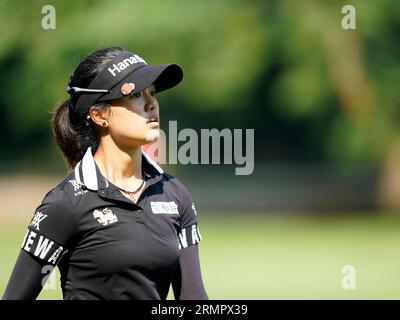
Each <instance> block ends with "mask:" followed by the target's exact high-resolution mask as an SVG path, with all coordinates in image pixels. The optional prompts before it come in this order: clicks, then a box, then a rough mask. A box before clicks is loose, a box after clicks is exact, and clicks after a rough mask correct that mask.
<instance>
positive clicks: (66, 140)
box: [52, 47, 124, 170]
mask: <svg viewBox="0 0 400 320" xmlns="http://www.w3.org/2000/svg"><path fill="white" fill-rule="evenodd" d="M123 50H124V48H121V47H111V48H106V49H101V50H97V51H95V52H93V53H91V54H90V55H89V56H87V57H86V58H85V59H84V60H83V61H82V62H81V63H80V64H79V65H78V66H77V68H76V69H75V71H74V72H73V74H72V75H71V77H70V81H69V85H71V86H77V87H83V88H86V87H88V86H89V85H90V83H91V81H92V80H93V79H94V78H95V77H96V76H97V74H99V72H100V71H101V70H102V69H103V68H104V66H105V65H106V64H107V63H108V62H109V61H111V60H112V59H113V58H114V57H116V56H117V55H118V54H120V53H121V52H122V51H123ZM77 98H78V96H76V94H71V96H70V99H68V100H66V101H64V102H63V103H62V104H61V105H59V106H58V107H57V108H56V109H55V110H54V113H53V119H52V129H53V135H54V138H55V140H56V143H57V145H58V146H59V147H60V149H61V151H62V153H63V156H64V159H65V162H66V164H67V167H68V169H70V170H72V169H73V168H74V167H75V166H76V164H77V163H78V162H79V161H80V160H81V159H82V158H83V156H84V154H85V152H86V150H87V148H88V147H91V148H92V152H93V153H95V152H96V150H97V147H98V145H99V138H98V134H97V128H96V125H95V123H94V122H93V121H91V119H88V118H87V116H88V113H86V114H80V113H78V112H73V111H71V108H70V105H71V104H72V105H74V104H75V103H76V100H77ZM108 106H109V104H108V103H106V102H99V103H96V104H95V105H94V107H96V108H98V109H100V110H101V109H104V108H106V107H108Z"/></svg>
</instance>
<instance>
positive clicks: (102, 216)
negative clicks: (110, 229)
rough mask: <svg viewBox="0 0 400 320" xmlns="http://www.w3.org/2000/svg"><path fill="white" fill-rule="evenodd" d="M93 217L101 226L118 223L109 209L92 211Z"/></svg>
mask: <svg viewBox="0 0 400 320" xmlns="http://www.w3.org/2000/svg"><path fill="white" fill-rule="evenodd" d="M93 217H94V218H95V219H96V220H97V221H98V222H99V223H100V224H102V225H103V226H107V225H109V224H112V223H115V222H117V221H118V218H117V216H116V215H115V214H114V213H113V212H112V211H111V209H108V208H104V209H103V210H102V211H101V210H94V211H93Z"/></svg>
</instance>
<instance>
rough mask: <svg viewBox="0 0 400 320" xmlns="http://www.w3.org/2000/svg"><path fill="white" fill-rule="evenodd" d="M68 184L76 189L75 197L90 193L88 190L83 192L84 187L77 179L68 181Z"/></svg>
mask: <svg viewBox="0 0 400 320" xmlns="http://www.w3.org/2000/svg"><path fill="white" fill-rule="evenodd" d="M68 182H69V183H70V184H71V185H72V186H73V187H74V195H75V197H76V196H78V195H81V194H85V193H86V192H88V191H87V190H82V185H81V184H80V183H79V182H78V181H76V180H75V179H71V180H68Z"/></svg>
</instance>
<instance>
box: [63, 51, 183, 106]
mask: <svg viewBox="0 0 400 320" xmlns="http://www.w3.org/2000/svg"><path fill="white" fill-rule="evenodd" d="M182 78H183V71H182V68H181V67H180V66H179V65H177V64H160V65H147V63H146V62H145V61H144V60H143V59H142V58H140V57H139V56H138V55H136V54H134V53H131V52H129V51H124V52H122V53H121V54H119V55H118V56H117V57H115V58H114V59H113V60H112V61H110V62H109V63H108V64H107V65H106V66H105V67H104V68H103V70H102V71H100V73H99V74H98V75H97V76H96V77H95V78H94V79H93V81H92V82H91V83H90V85H89V86H88V87H87V88H80V87H74V86H73V84H70V85H69V86H68V88H67V91H68V93H70V94H71V95H74V96H75V98H76V99H74V100H75V101H76V102H75V103H74V104H73V105H71V108H72V109H73V111H75V112H79V113H85V112H87V111H88V110H89V108H90V107H91V106H92V105H94V104H95V103H96V102H100V101H109V100H114V99H119V98H122V97H125V96H127V95H129V94H134V93H138V92H141V91H143V90H144V89H146V88H147V87H148V86H150V85H152V84H154V86H155V89H156V92H161V91H164V90H167V89H170V88H172V87H174V86H176V85H177V84H178V83H179V82H181V80H182Z"/></svg>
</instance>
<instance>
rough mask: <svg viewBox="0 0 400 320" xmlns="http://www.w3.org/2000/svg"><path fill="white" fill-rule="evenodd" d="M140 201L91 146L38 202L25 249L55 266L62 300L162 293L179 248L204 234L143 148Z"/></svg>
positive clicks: (187, 203)
mask: <svg viewBox="0 0 400 320" xmlns="http://www.w3.org/2000/svg"><path fill="white" fill-rule="evenodd" d="M142 165H143V166H144V172H145V179H146V185H145V189H144V190H143V192H142V194H141V195H140V197H139V199H138V201H137V204H135V203H133V202H131V201H130V200H129V199H127V198H126V197H125V196H124V195H123V194H121V192H120V191H119V190H118V189H117V187H116V186H115V185H113V184H112V183H110V182H109V181H107V180H106V179H105V178H104V177H103V175H102V174H101V172H100V170H99V168H98V166H97V165H96V162H95V161H94V159H93V156H92V151H91V149H90V148H89V149H88V150H87V151H86V153H85V156H84V157H83V159H82V160H81V161H80V162H79V163H78V164H77V165H76V167H75V170H74V171H73V172H71V174H70V175H69V176H68V177H66V178H65V179H64V180H63V181H62V182H61V183H60V184H59V185H58V186H57V187H55V188H54V189H52V190H51V191H50V192H49V193H48V194H47V195H46V196H45V198H44V200H43V202H42V204H41V205H40V206H39V207H38V208H37V209H36V212H35V215H34V217H33V218H32V220H31V223H30V225H29V227H28V231H27V233H26V235H25V238H24V241H23V244H22V248H23V249H24V250H25V251H27V252H29V253H30V254H32V255H34V256H35V257H36V258H37V259H41V260H43V261H44V262H46V263H48V264H51V265H56V264H58V267H59V269H60V274H61V286H62V291H63V296H64V299H165V298H166V297H167V294H168V290H169V285H170V283H171V279H172V276H173V273H174V271H175V270H176V268H177V266H178V262H179V255H180V250H181V249H182V248H184V247H188V246H190V245H194V244H196V243H198V242H199V241H200V240H201V235H200V233H199V229H198V227H197V216H196V215H197V214H196V209H195V207H194V204H193V202H192V199H191V196H190V194H189V192H188V191H187V189H186V188H185V187H184V186H183V185H182V183H181V182H179V181H178V179H177V178H175V177H172V176H171V175H169V174H167V173H165V172H164V171H163V170H162V169H161V168H160V167H159V166H158V165H157V164H156V163H155V162H154V161H153V160H152V159H151V158H150V157H149V156H148V155H147V154H146V153H144V152H142Z"/></svg>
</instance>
